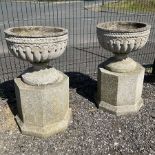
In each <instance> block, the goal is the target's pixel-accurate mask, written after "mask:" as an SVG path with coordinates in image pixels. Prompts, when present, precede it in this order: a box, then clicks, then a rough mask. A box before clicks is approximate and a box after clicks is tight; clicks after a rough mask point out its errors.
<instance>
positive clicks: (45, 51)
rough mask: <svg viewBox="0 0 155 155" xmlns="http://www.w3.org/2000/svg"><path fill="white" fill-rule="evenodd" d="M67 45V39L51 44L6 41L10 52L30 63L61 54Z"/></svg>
mask: <svg viewBox="0 0 155 155" xmlns="http://www.w3.org/2000/svg"><path fill="white" fill-rule="evenodd" d="M66 46H67V40H64V41H61V42H56V43H51V44H40V45H39V44H34V45H33V44H30V45H29V44H21V43H20V44H18V43H11V44H9V43H8V47H9V50H10V51H11V53H12V54H13V55H14V56H16V57H17V58H20V59H22V60H27V61H29V62H31V63H39V62H45V61H48V60H51V59H55V58H57V57H59V56H60V55H62V53H63V52H64V50H65V49H66Z"/></svg>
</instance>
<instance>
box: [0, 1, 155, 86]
mask: <svg viewBox="0 0 155 155" xmlns="http://www.w3.org/2000/svg"><path fill="white" fill-rule="evenodd" d="M133 2H136V4H137V8H135V7H133V6H135V4H133ZM154 3H155V1H154V0H145V1H144V0H134V1H132V0H130V1H129V0H125V1H120V0H118V1H113V2H110V3H109V0H100V1H97V0H83V1H70V0H69V1H67V0H64V1H60V2H59V1H58V2H55V1H52V0H49V1H44V0H42V1H34V0H32V1H30V0H25V1H20V0H18V1H16V0H14V1H12V0H1V1H0V63H1V64H0V83H2V82H4V81H7V80H11V79H13V78H14V77H16V76H18V75H19V74H21V73H22V72H23V71H24V69H26V68H27V67H29V66H31V64H29V63H27V62H24V61H21V60H19V59H17V58H15V57H14V56H13V55H12V54H10V52H9V51H8V49H7V45H6V42H5V36H4V30H5V29H6V28H8V27H15V26H25V25H28V26H30V25H38V26H54V27H55V26H58V27H65V28H67V29H68V30H69V41H68V46H67V49H66V51H65V53H64V54H63V55H62V56H61V57H60V58H58V59H56V60H53V61H51V62H50V65H52V66H54V67H56V68H57V69H59V70H61V71H63V72H76V73H83V74H89V75H93V74H95V73H96V71H97V66H98V64H99V63H101V62H103V61H104V60H106V59H107V58H109V57H110V56H111V53H110V52H108V51H106V50H104V49H102V48H101V47H100V46H99V44H98V40H97V36H96V25H97V23H100V22H106V21H137V22H146V23H149V24H151V25H152V29H151V34H150V38H149V41H148V43H147V45H146V46H145V47H144V48H143V49H141V50H139V51H136V52H133V53H131V57H133V58H134V59H135V60H136V61H138V62H140V63H141V64H143V65H144V64H153V61H154V58H155V24H154V23H155V12H154V10H155V6H154ZM138 4H140V5H138ZM149 7H150V8H149ZM152 7H154V10H152ZM148 8H149V9H148Z"/></svg>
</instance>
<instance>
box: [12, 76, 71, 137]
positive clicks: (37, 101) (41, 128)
mask: <svg viewBox="0 0 155 155" xmlns="http://www.w3.org/2000/svg"><path fill="white" fill-rule="evenodd" d="M61 74H62V76H63V79H62V80H61V81H57V82H55V83H53V84H48V85H40V86H31V85H28V84H26V83H24V82H23V81H22V80H21V78H16V79H15V91H16V98H17V106H18V116H16V121H17V123H18V125H19V127H20V129H21V131H22V133H23V134H28V135H35V136H40V137H48V136H51V135H53V134H55V133H57V132H59V131H62V130H64V129H66V128H67V126H68V124H69V122H70V120H71V109H70V108H69V78H68V77H67V76H66V75H64V74H63V73H61Z"/></svg>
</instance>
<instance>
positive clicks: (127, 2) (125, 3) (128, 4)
mask: <svg viewBox="0 0 155 155" xmlns="http://www.w3.org/2000/svg"><path fill="white" fill-rule="evenodd" d="M101 7H102V9H107V8H109V9H113V10H122V11H131V12H142V13H145V12H155V0H118V2H109V3H106V4H104V5H102V6H101Z"/></svg>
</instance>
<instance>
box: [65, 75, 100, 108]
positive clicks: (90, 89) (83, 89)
mask: <svg viewBox="0 0 155 155" xmlns="http://www.w3.org/2000/svg"><path fill="white" fill-rule="evenodd" d="M66 74H67V75H68V76H69V79H70V88H73V89H76V92H77V93H78V94H79V95H81V96H83V97H84V98H86V99H88V100H89V101H91V102H93V103H94V104H95V106H96V107H98V105H97V104H96V97H95V96H96V91H97V81H96V80H94V79H92V78H91V77H90V76H88V75H85V74H83V73H79V72H66Z"/></svg>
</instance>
